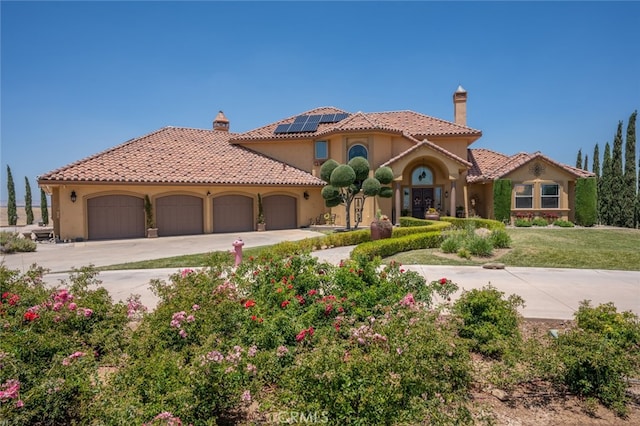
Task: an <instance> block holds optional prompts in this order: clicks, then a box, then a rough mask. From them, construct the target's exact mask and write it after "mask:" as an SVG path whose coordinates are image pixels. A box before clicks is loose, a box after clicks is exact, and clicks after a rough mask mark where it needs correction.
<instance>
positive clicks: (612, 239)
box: [99, 227, 640, 271]
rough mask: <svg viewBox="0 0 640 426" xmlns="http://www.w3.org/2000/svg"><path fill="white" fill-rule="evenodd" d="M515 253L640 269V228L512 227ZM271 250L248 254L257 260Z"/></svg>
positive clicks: (433, 260)
mask: <svg viewBox="0 0 640 426" xmlns="http://www.w3.org/2000/svg"><path fill="white" fill-rule="evenodd" d="M507 232H508V233H509V235H510V236H511V239H512V241H513V244H512V245H511V249H510V250H505V251H503V252H500V253H498V254H499V255H498V256H496V257H495V258H492V259H491V260H493V261H499V262H501V263H504V264H505V265H507V266H525V267H526V266H529V267H548V268H581V269H611V270H628V271H640V230H638V229H610V228H607V229H604V228H557V227H549V228H509V229H507ZM265 248H266V247H254V248H250V249H246V250H245V251H244V255H245V257H249V256H257V255H258V254H259V253H260V252H261V251H262V250H264V249H265ZM210 256H211V254H210V253H202V254H194V255H185V256H177V257H169V258H162V259H155V260H147V261H142V262H134V263H125V264H118V265H111V266H107V267H103V268H99V269H100V270H121V269H152V268H180V267H185V266H189V267H200V266H206V265H208V264H209V260H210ZM385 260H387V261H389V260H397V261H399V262H401V263H403V264H407V265H411V264H414V265H461V266H465V265H480V264H483V263H486V262H487V261H488V260H487V259H483V258H473V259H471V260H467V259H463V258H459V257H456V256H447V257H443V256H442V253H441V252H440V250H438V249H429V250H415V251H411V252H405V253H399V254H397V255H395V256H393V257H390V258H388V259H385Z"/></svg>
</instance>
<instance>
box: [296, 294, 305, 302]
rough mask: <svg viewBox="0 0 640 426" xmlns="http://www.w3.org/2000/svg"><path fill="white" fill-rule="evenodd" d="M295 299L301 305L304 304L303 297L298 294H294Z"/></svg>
mask: <svg viewBox="0 0 640 426" xmlns="http://www.w3.org/2000/svg"><path fill="white" fill-rule="evenodd" d="M296 299H298V302H300V304H301V305H304V302H305V300H304V297H302V296H300V295H299V294H296Z"/></svg>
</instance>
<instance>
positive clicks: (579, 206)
mask: <svg viewBox="0 0 640 426" xmlns="http://www.w3.org/2000/svg"><path fill="white" fill-rule="evenodd" d="M597 186H598V182H597V180H596V178H595V177H588V178H580V179H578V180H577V181H576V198H575V208H576V223H577V224H578V225H580V226H593V225H595V224H596V222H597V221H598V190H597ZM634 192H635V191H634Z"/></svg>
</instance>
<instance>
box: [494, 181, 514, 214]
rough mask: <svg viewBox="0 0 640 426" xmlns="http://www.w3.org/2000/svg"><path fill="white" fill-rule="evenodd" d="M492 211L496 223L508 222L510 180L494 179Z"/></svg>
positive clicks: (509, 212)
mask: <svg viewBox="0 0 640 426" xmlns="http://www.w3.org/2000/svg"><path fill="white" fill-rule="evenodd" d="M493 211H494V215H495V218H496V220H497V221H499V222H503V223H504V222H508V221H509V217H510V215H511V180H509V179H496V180H495V181H494V183H493Z"/></svg>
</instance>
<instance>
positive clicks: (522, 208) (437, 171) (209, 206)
mask: <svg viewBox="0 0 640 426" xmlns="http://www.w3.org/2000/svg"><path fill="white" fill-rule="evenodd" d="M453 106H454V120H453V121H447V120H443V119H439V118H434V117H430V116H427V115H424V114H421V113H417V112H413V111H391V112H374V113H364V112H347V111H344V110H341V109H338V108H334V107H322V108H316V109H312V110H310V111H305V112H302V113H299V114H296V115H294V116H291V117H288V118H285V119H282V120H280V121H277V122H275V123H271V124H267V125H265V126H262V127H259V128H257V129H253V130H250V131H248V132H244V133H233V132H231V129H230V128H231V126H230V122H229V120H228V119H227V118H226V117H225V115H224V114H223V113H222V112H220V113H218V115H217V116H216V117H215V119H214V120H213V128H212V129H191V128H180V127H165V128H162V129H159V130H157V131H155V132H152V133H150V134H147V135H144V136H141V137H138V138H135V139H131V140H129V141H127V142H125V143H123V144H121V145H118V146H116V147H114V148H111V149H108V150H106V151H104V152H100V153H98V154H95V155H93V156H91V157H89V158H85V159H82V160H79V161H77V162H75V163H72V164H69V165H67V166H64V167H62V168H59V169H57V170H53V171H51V172H49V173H46V174H44V175H42V176H40V177H39V179H38V184H39V186H40V187H41V188H44V190H45V191H46V192H47V193H49V194H51V200H52V201H51V207H52V211H53V225H54V232H55V234H56V235H58V236H59V237H60V238H62V239H72V240H73V239H79V238H82V239H90V240H93V239H107V238H135V237H144V236H145V232H146V229H145V228H146V225H145V210H144V199H145V196H148V197H149V199H150V201H151V205H152V208H153V216H154V221H155V225H156V226H157V228H158V235H159V236H168V235H187V234H206V233H213V232H241V231H251V230H254V229H255V228H256V220H257V216H258V202H257V198H258V194H261V198H262V200H263V209H264V217H265V220H266V228H267V230H275V229H287V228H298V227H303V226H308V225H309V224H310V223H312V222H314V221H315V219H316V218H318V217H320V218H322V217H323V215H324V214H325V213H329V214H332V215H334V216H335V221H336V223H337V224H338V225H340V224H343V225H344V222H345V214H344V207H342V206H338V207H335V208H333V209H328V208H326V207H325V205H324V200H323V199H322V196H321V194H320V191H321V189H322V187H323V186H324V185H325V183H324V182H323V181H322V180H321V179H320V178H319V176H320V167H321V166H322V164H323V163H324V162H325V161H326V160H328V159H329V158H331V159H334V160H336V161H338V162H339V163H345V162H347V161H349V159H351V158H353V157H357V156H363V157H365V158H367V159H368V160H369V163H370V164H371V169H372V170H375V169H377V168H379V167H381V166H388V167H390V168H391V169H392V170H393V174H394V176H395V179H394V181H393V183H392V186H393V197H392V198H390V199H381V198H377V199H374V200H369V201H367V202H366V203H365V204H364V208H362V202H361V200H356V202H354V212H353V213H354V214H355V215H358V216H359V217H360V219H361V221H362V223H364V224H368V223H369V222H371V220H373V218H374V217H375V212H376V211H377V210H378V209H380V210H381V211H382V213H384V214H387V215H388V216H389V217H391V218H392V220H393V221H394V222H396V223H397V222H398V219H399V217H400V216H401V215H409V216H415V217H424V212H425V210H427V209H428V208H435V209H437V210H438V211H440V213H441V214H444V215H454V214H458V215H478V216H482V217H492V215H493V207H492V206H493V183H494V182H495V180H496V179H510V180H511V181H512V182H513V194H512V216H513V217H516V216H517V215H519V214H530V215H543V214H553V215H555V216H557V217H559V218H564V219H572V218H573V199H574V189H575V182H576V179H578V178H581V177H586V176H591V175H592V174H591V173H589V172H586V171H584V170H580V169H576V168H574V167H570V166H567V165H564V164H560V163H558V162H556V161H554V160H552V159H550V158H548V157H546V156H544V155H543V154H541V153H539V152H537V153H534V154H524V153H520V154H516V155H513V156H508V155H504V154H500V153H498V152H494V151H491V150H487V149H470V148H469V147H470V146H471V145H472V144H473V143H474V142H475V141H477V140H478V139H479V138H480V137H481V136H482V132H481V131H480V130H476V129H474V128H471V127H468V126H467V119H466V115H467V114H466V109H467V92H466V91H465V90H464V89H463V88H462V87H459V88H458V89H457V90H456V91H455V93H454V94H453ZM352 217H353V216H352Z"/></svg>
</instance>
